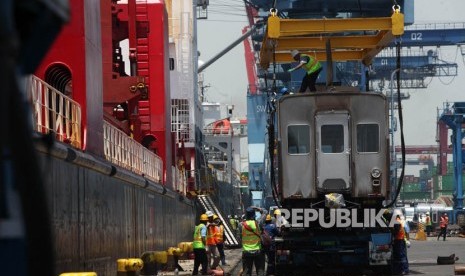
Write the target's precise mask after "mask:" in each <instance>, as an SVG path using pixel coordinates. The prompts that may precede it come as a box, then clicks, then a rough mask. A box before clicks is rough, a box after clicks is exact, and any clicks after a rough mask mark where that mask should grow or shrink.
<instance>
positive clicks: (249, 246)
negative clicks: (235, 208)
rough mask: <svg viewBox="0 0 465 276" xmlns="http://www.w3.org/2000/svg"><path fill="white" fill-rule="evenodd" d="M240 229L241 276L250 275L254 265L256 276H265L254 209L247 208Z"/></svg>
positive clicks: (258, 228)
mask: <svg viewBox="0 0 465 276" xmlns="http://www.w3.org/2000/svg"><path fill="white" fill-rule="evenodd" d="M241 227H242V270H243V275H246V276H250V275H252V267H253V266H254V265H255V269H256V271H257V275H258V276H264V275H265V255H264V252H263V251H262V245H261V237H260V227H259V226H258V223H257V221H255V209H254V208H251V207H249V208H247V210H246V214H245V221H243V222H242V223H241Z"/></svg>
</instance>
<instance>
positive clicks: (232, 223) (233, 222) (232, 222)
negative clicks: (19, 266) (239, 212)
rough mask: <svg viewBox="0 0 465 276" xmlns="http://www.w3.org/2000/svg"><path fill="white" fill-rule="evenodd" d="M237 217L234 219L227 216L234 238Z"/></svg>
mask: <svg viewBox="0 0 465 276" xmlns="http://www.w3.org/2000/svg"><path fill="white" fill-rule="evenodd" d="M237 223H238V221H237V216H236V217H234V216H232V215H231V216H229V224H231V228H232V230H233V233H234V235H235V236H237Z"/></svg>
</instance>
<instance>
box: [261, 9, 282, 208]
mask: <svg viewBox="0 0 465 276" xmlns="http://www.w3.org/2000/svg"><path fill="white" fill-rule="evenodd" d="M275 5H276V2H275ZM270 14H271V16H276V14H277V10H276V9H275V8H272V9H271V10H270ZM271 46H272V54H273V86H272V89H271V90H272V93H270V92H269V91H268V89H267V92H268V94H267V96H268V101H267V113H268V119H267V132H268V155H269V158H270V164H269V166H270V188H271V193H272V195H273V200H274V202H275V205H276V206H278V207H281V204H279V200H278V189H277V187H276V176H275V170H274V166H275V164H274V163H275V158H274V152H275V148H276V143H275V136H274V134H275V125H274V120H275V114H276V94H277V91H276V90H277V88H276V41H273V42H272V45H271ZM265 75H266V74H265Z"/></svg>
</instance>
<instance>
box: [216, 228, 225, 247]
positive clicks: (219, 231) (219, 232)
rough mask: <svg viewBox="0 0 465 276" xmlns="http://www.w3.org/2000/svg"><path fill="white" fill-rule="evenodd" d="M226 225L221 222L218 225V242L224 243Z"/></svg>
mask: <svg viewBox="0 0 465 276" xmlns="http://www.w3.org/2000/svg"><path fill="white" fill-rule="evenodd" d="M223 235H224V226H223V225H222V224H221V225H219V226H218V232H216V243H217V244H218V243H223Z"/></svg>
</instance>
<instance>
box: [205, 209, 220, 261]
mask: <svg viewBox="0 0 465 276" xmlns="http://www.w3.org/2000/svg"><path fill="white" fill-rule="evenodd" d="M206 215H207V217H208V224H207V257H208V264H209V265H210V267H211V269H216V267H217V266H218V264H219V263H220V256H219V255H218V249H217V247H216V244H217V242H216V239H217V236H218V234H217V233H218V232H219V227H218V224H217V223H216V222H215V221H214V220H213V216H214V214H213V212H212V211H207V212H206ZM212 260H213V261H212Z"/></svg>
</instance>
